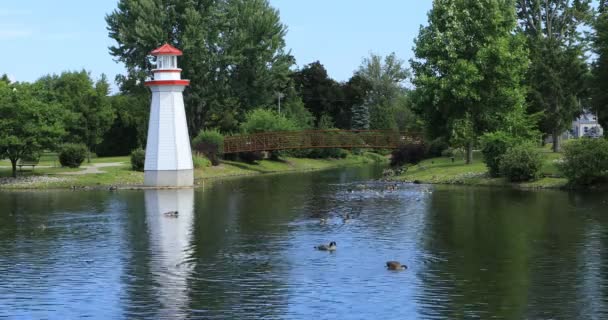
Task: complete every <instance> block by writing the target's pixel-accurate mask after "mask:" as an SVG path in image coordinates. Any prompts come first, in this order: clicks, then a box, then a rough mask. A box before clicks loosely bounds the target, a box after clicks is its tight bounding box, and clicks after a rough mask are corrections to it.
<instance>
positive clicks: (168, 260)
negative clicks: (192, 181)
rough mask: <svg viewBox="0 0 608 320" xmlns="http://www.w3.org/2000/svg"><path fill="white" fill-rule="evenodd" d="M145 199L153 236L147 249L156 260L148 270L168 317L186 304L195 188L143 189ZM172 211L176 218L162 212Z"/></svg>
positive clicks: (177, 312)
mask: <svg viewBox="0 0 608 320" xmlns="http://www.w3.org/2000/svg"><path fill="white" fill-rule="evenodd" d="M145 201H146V221H147V225H148V229H149V230H148V231H149V233H150V235H151V237H150V239H153V240H152V241H153V242H152V243H151V248H150V249H151V250H154V251H155V253H156V254H155V256H156V259H157V261H156V263H153V264H151V268H152V270H151V271H152V274H153V275H155V277H156V279H155V280H156V282H157V283H158V288H159V292H158V297H159V299H161V301H159V302H160V303H161V304H162V305H163V306H164V307H165V308H164V309H165V310H164V312H166V313H167V314H166V315H167V316H169V315H171V316H173V317H175V316H176V315H179V314H181V313H182V312H184V311H185V310H186V309H187V304H188V293H187V283H186V279H188V276H189V275H190V274H191V272H192V264H190V263H188V259H189V257H191V256H192V254H191V253H192V247H191V243H192V241H191V240H192V232H193V231H192V225H193V221H194V189H171V190H146V191H145ZM171 211H177V213H178V215H177V217H175V216H169V215H166V214H165V213H166V212H171ZM161 316H162V315H161Z"/></svg>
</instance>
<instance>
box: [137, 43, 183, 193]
mask: <svg viewBox="0 0 608 320" xmlns="http://www.w3.org/2000/svg"><path fill="white" fill-rule="evenodd" d="M150 54H151V55H153V56H155V57H156V69H154V70H152V73H153V74H154V79H153V80H150V81H146V83H145V85H146V86H148V87H150V90H151V91H152V102H151V103H150V121H149V124H148V142H147V145H146V162H145V165H144V184H145V185H146V186H149V187H191V186H193V184H194V171H193V165H192V150H191V149H190V137H189V136H188V126H187V123H186V111H185V110H184V97H183V95H182V92H183V91H184V88H185V87H186V86H187V85H188V84H189V83H190V81H189V80H182V79H181V71H182V69H179V68H178V67H177V57H178V56H181V55H182V52H181V51H180V50H178V49H177V48H175V47H173V46H171V45H169V44H165V45H163V46H161V47H160V48H157V49H155V50H154V51H152V52H151V53H150Z"/></svg>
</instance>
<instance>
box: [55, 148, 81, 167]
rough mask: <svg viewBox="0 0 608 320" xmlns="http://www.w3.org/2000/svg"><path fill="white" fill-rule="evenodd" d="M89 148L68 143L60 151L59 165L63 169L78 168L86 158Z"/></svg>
mask: <svg viewBox="0 0 608 320" xmlns="http://www.w3.org/2000/svg"><path fill="white" fill-rule="evenodd" d="M87 153H88V150H87V146H86V145H84V144H82V143H66V144H64V145H62V146H61V148H60V151H59V163H61V166H62V167H68V168H78V167H80V165H81V164H82V162H83V161H84V159H85V158H86V156H87Z"/></svg>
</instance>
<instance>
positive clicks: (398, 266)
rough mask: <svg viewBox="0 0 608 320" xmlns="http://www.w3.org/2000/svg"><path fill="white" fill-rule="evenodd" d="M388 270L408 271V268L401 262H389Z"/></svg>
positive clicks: (387, 264) (387, 263)
mask: <svg viewBox="0 0 608 320" xmlns="http://www.w3.org/2000/svg"><path fill="white" fill-rule="evenodd" d="M386 268H387V269H388V270H405V269H407V266H406V265H404V264H401V262H399V261H387V262H386Z"/></svg>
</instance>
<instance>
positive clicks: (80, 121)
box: [35, 70, 115, 161]
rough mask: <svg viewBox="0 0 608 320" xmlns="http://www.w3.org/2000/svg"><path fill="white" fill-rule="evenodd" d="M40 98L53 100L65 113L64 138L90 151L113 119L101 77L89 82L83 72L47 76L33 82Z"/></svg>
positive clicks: (105, 85) (105, 81) (107, 87)
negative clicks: (83, 145) (66, 132)
mask: <svg viewBox="0 0 608 320" xmlns="http://www.w3.org/2000/svg"><path fill="white" fill-rule="evenodd" d="M35 85H36V86H38V87H39V88H40V90H39V92H40V98H42V99H43V101H45V102H46V103H57V104H60V105H62V106H63V107H64V108H65V109H66V110H68V111H69V112H68V113H67V119H66V121H65V124H66V129H67V131H68V135H67V136H66V139H67V141H69V142H74V143H84V144H85V145H86V146H87V148H88V149H89V156H88V157H89V161H90V152H94V151H95V146H97V144H99V143H100V142H101V138H102V137H103V135H104V134H105V133H106V131H108V129H110V127H111V126H112V123H113V121H114V117H115V114H114V110H113V108H112V105H111V103H110V100H109V97H108V95H109V93H110V85H109V83H108V81H107V79H106V77H105V75H103V74H102V75H101V77H100V78H99V79H98V80H97V81H95V82H94V81H93V79H92V78H91V75H90V74H89V73H88V72H87V71H84V70H82V71H78V72H63V73H62V74H61V75H48V76H44V77H42V78H40V79H39V80H38V81H36V83H35Z"/></svg>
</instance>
